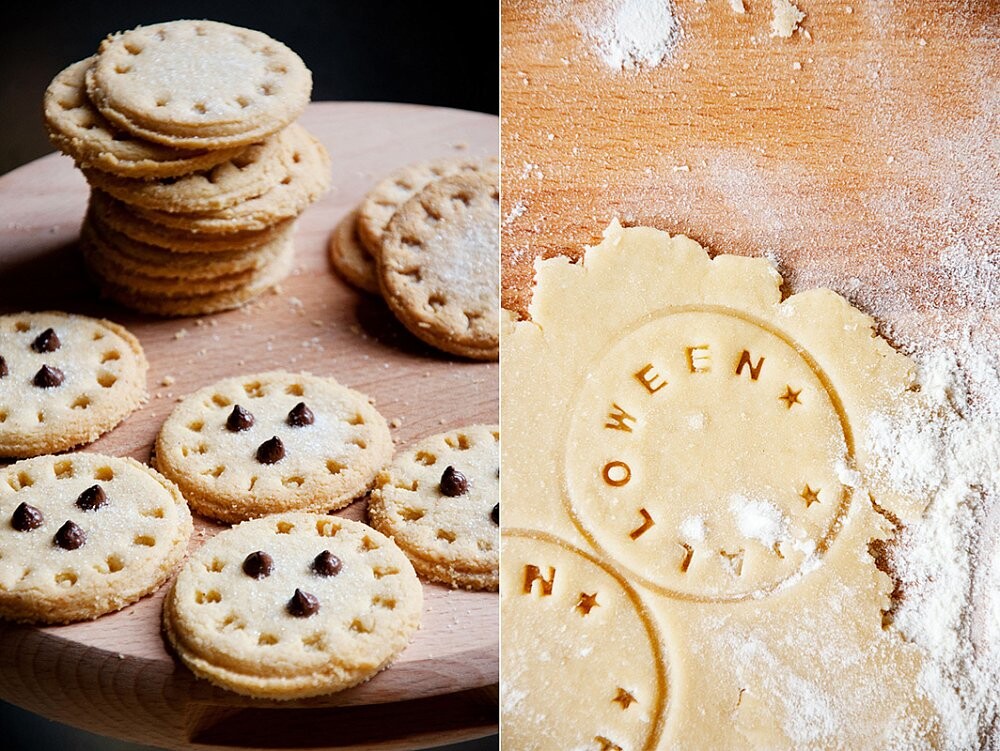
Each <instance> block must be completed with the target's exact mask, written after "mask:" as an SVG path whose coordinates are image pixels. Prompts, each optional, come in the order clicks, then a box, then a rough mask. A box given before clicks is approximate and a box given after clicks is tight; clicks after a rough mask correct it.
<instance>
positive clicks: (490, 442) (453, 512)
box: [368, 425, 500, 590]
mask: <svg viewBox="0 0 1000 751" xmlns="http://www.w3.org/2000/svg"><path fill="white" fill-rule="evenodd" d="M368 518H369V520H370V521H371V523H372V526H374V527H375V528H376V529H378V530H380V531H381V532H384V533H385V534H387V535H389V536H390V537H392V538H393V540H395V542H396V544H397V545H399V546H400V547H401V548H402V549H403V552H405V553H406V555H407V557H408V558H409V559H410V561H411V562H412V563H413V567H414V568H415V569H416V570H417V571H418V572H419V573H420V574H421V575H422V576H425V577H427V578H428V579H432V580H434V581H439V582H443V583H445V584H449V585H451V586H452V587H465V588H466V589H489V590H496V589H497V586H498V584H499V573H498V567H499V550H500V429H499V428H498V427H497V426H496V425H470V426H469V427H466V428H460V429H458V430H453V431H449V432H447V433H441V434H440V435H435V436H431V437H430V438H425V439H424V440H422V441H420V442H418V443H417V444H415V445H414V446H411V447H410V448H408V449H407V450H406V451H403V452H402V453H400V454H399V455H398V456H396V458H395V459H394V460H393V461H392V463H391V464H390V465H389V467H388V468H386V470H385V471H383V472H380V473H379V476H378V479H377V480H376V486H375V489H374V490H373V491H372V494H371V499H370V501H369V503H368Z"/></svg>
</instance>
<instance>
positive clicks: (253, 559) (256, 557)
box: [243, 550, 274, 579]
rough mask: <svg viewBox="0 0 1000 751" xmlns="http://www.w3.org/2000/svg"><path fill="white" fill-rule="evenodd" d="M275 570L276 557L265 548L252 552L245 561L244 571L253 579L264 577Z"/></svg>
mask: <svg viewBox="0 0 1000 751" xmlns="http://www.w3.org/2000/svg"><path fill="white" fill-rule="evenodd" d="M272 571H274V559H273V558H272V557H271V556H269V555H268V554H267V553H265V552H264V551H263V550H258V551H257V552H256V553H251V554H250V555H248V556H247V557H246V560H244V561H243V573H244V574H246V575H247V576H249V577H251V578H252V579H263V578H264V577H266V576H270V575H271V572H272Z"/></svg>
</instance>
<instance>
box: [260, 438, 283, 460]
mask: <svg viewBox="0 0 1000 751" xmlns="http://www.w3.org/2000/svg"><path fill="white" fill-rule="evenodd" d="M284 458H285V444H283V443H282V442H281V439H280V438H278V436H274V437H273V438H271V439H270V440H267V441H264V442H263V443H262V444H260V447H259V448H258V449H257V461H259V462H260V463H261V464H274V463H275V462H280V461H281V460H282V459H284Z"/></svg>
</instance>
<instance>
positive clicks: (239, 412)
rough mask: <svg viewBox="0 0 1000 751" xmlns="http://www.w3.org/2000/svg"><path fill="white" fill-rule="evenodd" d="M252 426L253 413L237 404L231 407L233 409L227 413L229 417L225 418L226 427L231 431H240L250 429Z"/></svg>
mask: <svg viewBox="0 0 1000 751" xmlns="http://www.w3.org/2000/svg"><path fill="white" fill-rule="evenodd" d="M252 427H253V415H252V414H250V412H249V411H247V410H245V409H243V407H241V406H240V405H239V404H237V405H236V406H235V407H233V411H232V412H230V413H229V419H228V420H226V429H227V430H229V431H231V432H233V433H240V432H242V431H244V430H250V428H252Z"/></svg>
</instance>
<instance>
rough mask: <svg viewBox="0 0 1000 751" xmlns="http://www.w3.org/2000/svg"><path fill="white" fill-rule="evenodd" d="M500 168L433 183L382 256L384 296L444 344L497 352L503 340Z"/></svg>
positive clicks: (410, 205) (397, 222) (393, 230)
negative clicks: (500, 293) (500, 256)
mask: <svg viewBox="0 0 1000 751" xmlns="http://www.w3.org/2000/svg"><path fill="white" fill-rule="evenodd" d="M499 249H500V193H499V188H498V185H497V175H496V174H489V175H484V174H477V173H465V174H461V175H455V176H452V177H446V178H444V179H442V180H439V181H437V182H434V183H431V184H430V185H428V186H427V187H425V188H424V189H423V190H422V191H420V193H418V194H417V195H416V196H414V197H413V198H411V199H410V200H409V201H407V202H406V203H405V204H404V205H403V207H402V208H401V209H400V210H399V211H398V212H396V215H395V216H394V217H393V219H392V221H391V222H390V223H389V227H388V229H387V230H386V235H385V238H384V239H383V242H382V252H381V255H380V256H379V284H380V286H381V288H382V296H383V297H384V298H385V301H386V302H387V303H388V304H389V307H390V308H392V311H393V313H395V314H396V317H397V318H399V320H400V321H401V322H402V323H403V325H405V326H406V327H407V328H408V329H409V330H410V331H411V332H413V334H415V335H416V336H417V337H419V338H420V339H423V340H424V341H425V342H427V343H428V344H431V345H433V346H435V347H437V348H438V349H443V350H444V351H446V352H452V353H454V354H457V355H462V356H464V357H471V358H475V359H478V360H495V359H497V356H498V355H499V348H500V319H499V310H500V301H499V287H500V278H499V277H500V269H499V260H498V259H499V255H498V254H499V252H500V251H499Z"/></svg>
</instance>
